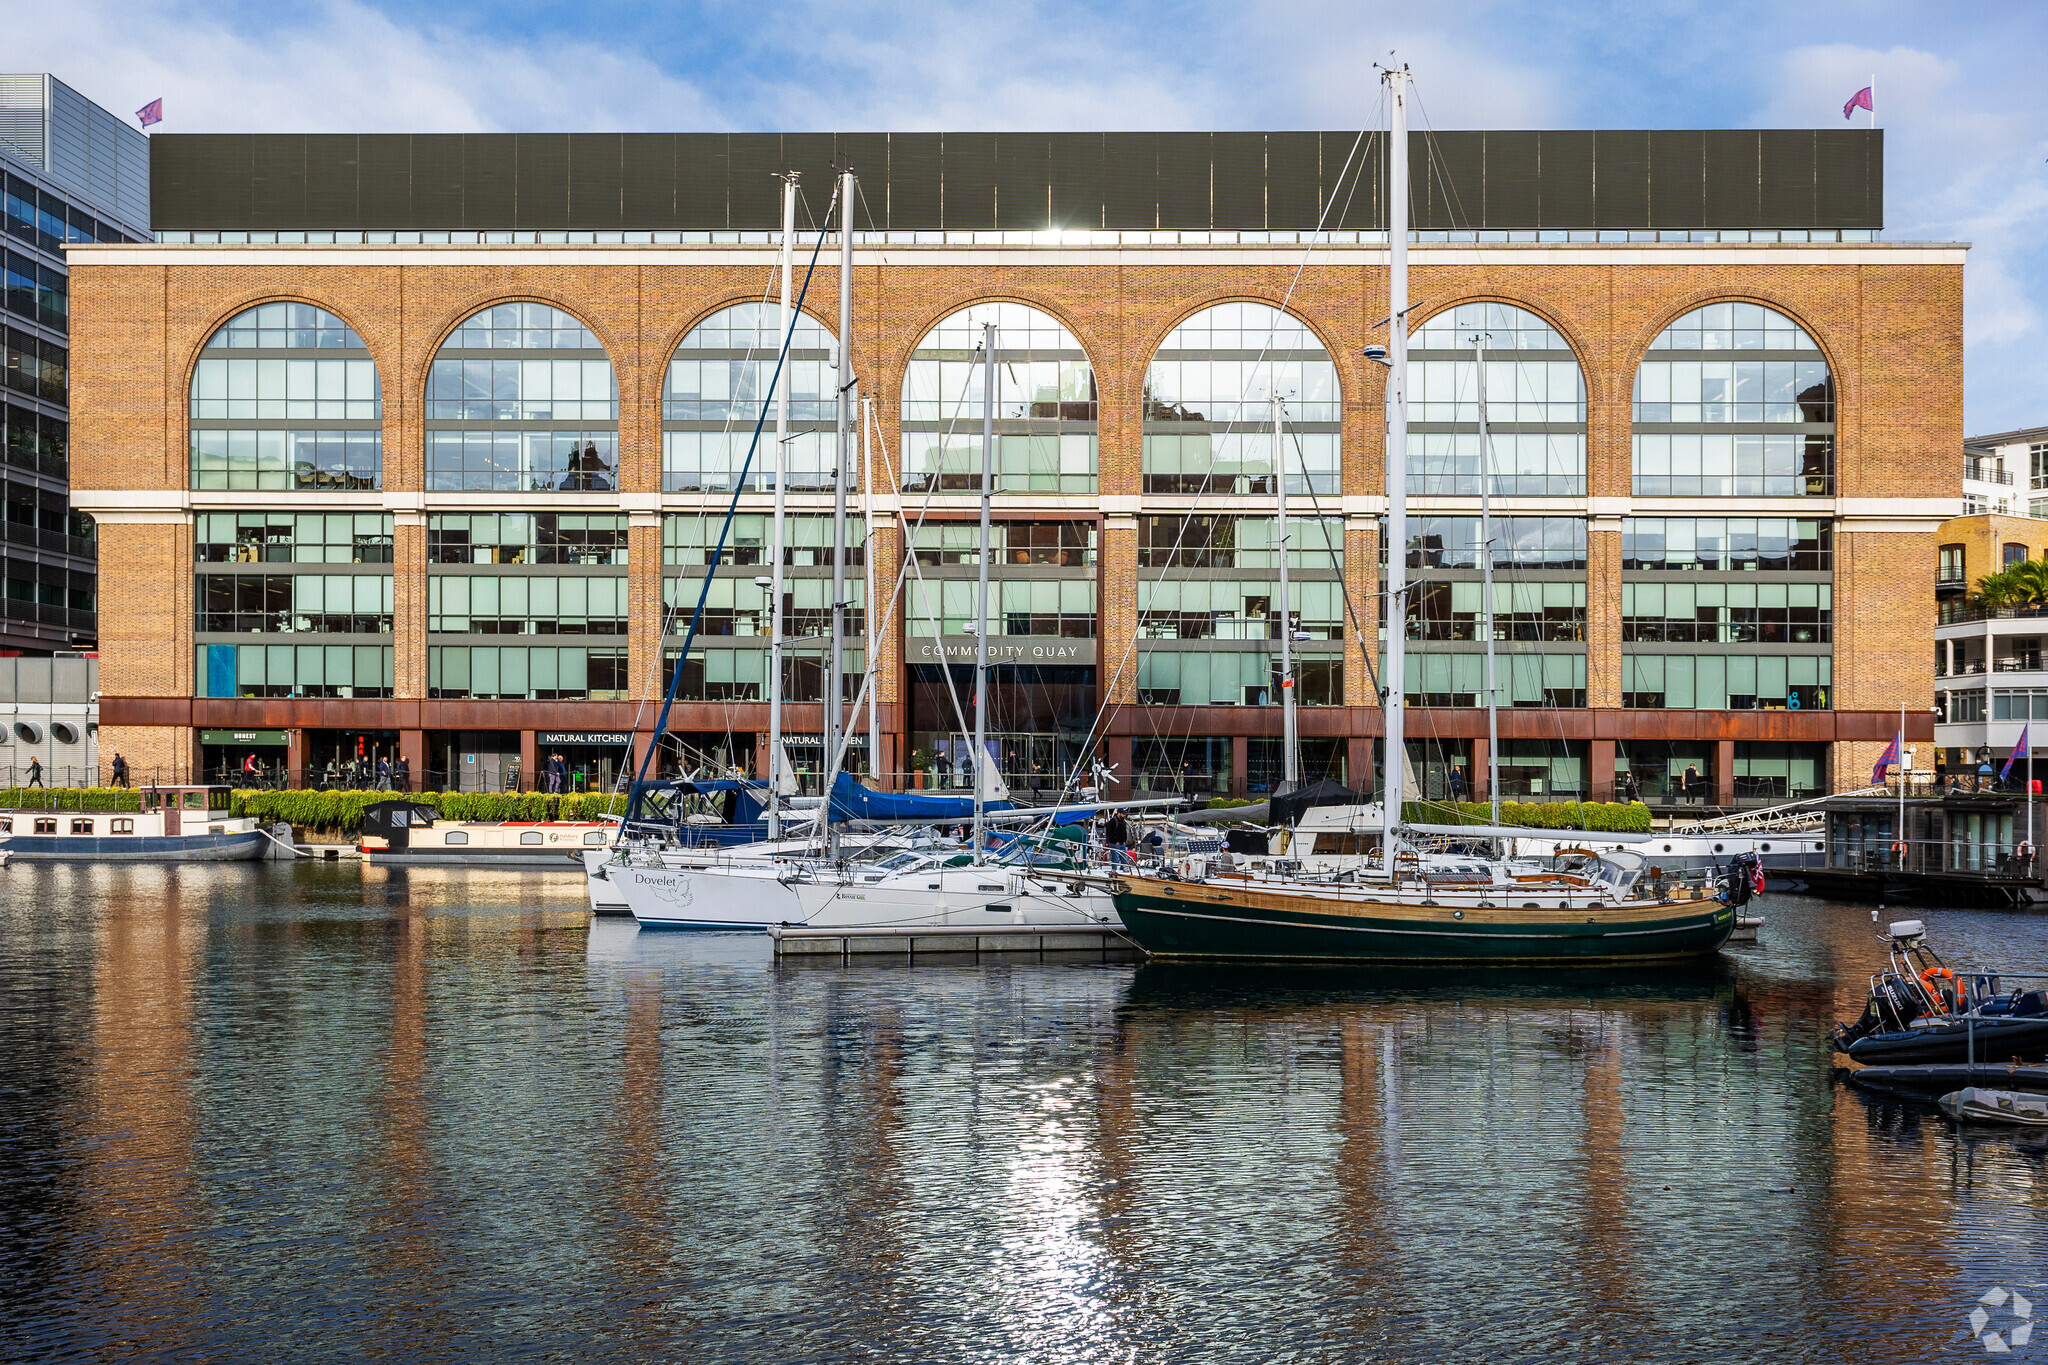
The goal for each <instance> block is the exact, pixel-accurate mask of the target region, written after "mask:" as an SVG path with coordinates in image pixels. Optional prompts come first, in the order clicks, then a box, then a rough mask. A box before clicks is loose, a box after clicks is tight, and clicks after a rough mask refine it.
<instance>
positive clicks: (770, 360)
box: [661, 303, 839, 493]
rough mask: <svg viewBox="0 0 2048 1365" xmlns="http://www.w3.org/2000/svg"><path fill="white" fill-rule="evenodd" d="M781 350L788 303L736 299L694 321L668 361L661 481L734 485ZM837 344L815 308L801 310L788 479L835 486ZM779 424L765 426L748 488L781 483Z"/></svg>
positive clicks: (689, 489) (698, 487) (810, 487)
mask: <svg viewBox="0 0 2048 1365" xmlns="http://www.w3.org/2000/svg"><path fill="white" fill-rule="evenodd" d="M781 352H782V309H781V307H780V305H778V304H772V303H738V304H734V305H733V306H732V307H730V308H725V309H721V310H720V311H719V312H716V313H713V314H712V315H711V316H710V317H708V318H706V319H704V321H702V322H700V323H698V324H697V325H696V326H695V327H692V328H691V329H690V333H689V335H688V336H686V337H684V338H683V341H682V344H681V345H680V346H678V347H676V353H675V355H674V357H673V358H671V359H670V361H669V364H668V382H667V384H666V386H665V387H664V388H663V390H662V395H661V486H662V487H663V488H664V489H666V490H667V491H669V492H671V493H699V492H728V491H730V490H731V488H732V484H733V479H734V477H735V476H736V475H737V474H738V473H739V470H740V466H741V465H743V464H745V463H746V459H747V447H748V445H749V444H750V443H751V442H752V441H753V437H754V423H755V422H756V421H758V420H759V419H760V417H761V408H762V404H763V403H764V401H765V402H767V403H768V422H769V423H770V424H772V423H773V422H774V421H775V404H774V403H773V402H772V401H768V400H769V390H770V388H771V386H772V381H773V380H774V377H775V362H776V358H777V357H778V356H779V355H780V354H781ZM838 354H839V348H838V345H837V343H836V342H835V341H834V340H833V337H832V334H831V333H830V332H828V331H827V330H825V328H824V327H823V326H822V325H821V324H819V323H818V322H816V321H815V320H814V319H812V318H811V316H810V315H809V314H802V315H800V316H799V317H798V318H797V324H796V331H795V334H794V335H793V336H792V337H791V338H790V350H789V358H788V361H787V362H786V364H785V367H784V369H783V380H784V384H785V387H786V388H787V389H788V391H789V453H788V457H787V462H786V466H785V467H786V468H787V469H788V471H789V486H790V487H791V488H795V489H803V490H807V491H815V490H819V489H830V488H831V487H832V453H833V449H834V442H835V440H836V439H837V437H836V434H835V431H836V424H837V405H836V403H835V400H834V392H833V388H834V384H835V383H836V374H835V367H836V366H837V364H838ZM772 441H773V431H772V427H770V428H764V429H763V431H762V434H761V446H760V448H759V449H757V450H756V451H755V452H754V464H753V468H752V469H751V470H750V471H749V473H748V475H747V487H748V488H750V489H756V490H760V489H772V488H773V487H774V486H775V481H774V475H775V451H774V447H773V445H772Z"/></svg>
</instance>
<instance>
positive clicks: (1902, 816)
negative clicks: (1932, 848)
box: [1897, 705, 1912, 872]
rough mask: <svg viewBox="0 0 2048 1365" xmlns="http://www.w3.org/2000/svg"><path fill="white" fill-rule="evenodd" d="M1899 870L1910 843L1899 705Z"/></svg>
mask: <svg viewBox="0 0 2048 1365" xmlns="http://www.w3.org/2000/svg"><path fill="white" fill-rule="evenodd" d="M1897 748H1898V753H1899V871H1901V872H1904V871H1905V870H1906V854H1907V852H1908V851H1909V850H1910V849H1911V847H1912V845H1911V844H1909V843H1908V842H1907V841H1906V708H1905V706H1903V705H1901V706H1900V707H1899V738H1898V741H1897Z"/></svg>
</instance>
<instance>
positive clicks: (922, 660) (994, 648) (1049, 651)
mask: <svg viewBox="0 0 2048 1365" xmlns="http://www.w3.org/2000/svg"><path fill="white" fill-rule="evenodd" d="M974 648H975V641H974V637H972V636H958V635H948V636H945V637H943V638H941V639H938V640H933V639H930V638H929V637H927V638H925V639H922V640H917V639H914V640H912V641H911V642H910V646H909V650H908V653H909V655H910V662H912V663H914V664H935V663H938V662H940V661H941V660H943V661H945V662H947V663H955V664H971V663H973V662H974ZM988 661H989V662H990V663H992V664H1092V663H1094V662H1095V642H1094V641H1093V640H1061V639H1057V638H1053V637H1050V636H1046V637H1037V636H1018V637H1013V638H1010V639H1003V640H995V639H992V640H990V641H989V644H988Z"/></svg>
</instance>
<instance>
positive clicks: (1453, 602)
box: [1408, 578, 1586, 642]
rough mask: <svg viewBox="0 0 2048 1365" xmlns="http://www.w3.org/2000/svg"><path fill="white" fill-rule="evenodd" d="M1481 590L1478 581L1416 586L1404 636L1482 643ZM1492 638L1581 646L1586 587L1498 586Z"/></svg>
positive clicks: (1436, 582)
mask: <svg viewBox="0 0 2048 1365" xmlns="http://www.w3.org/2000/svg"><path fill="white" fill-rule="evenodd" d="M1485 586H1486V585H1485V584H1484V583H1482V582H1480V581H1479V580H1478V579H1477V578H1472V579H1455V580H1450V581H1444V580H1432V581H1430V582H1425V583H1419V584H1417V585H1416V587H1415V591H1414V592H1413V593H1412V594H1410V596H1409V598H1408V638H1409V639H1411V640H1478V641H1481V642H1484V640H1485V638H1486V637H1485V636H1483V635H1481V634H1480V633H1479V629H1480V621H1481V619H1482V617H1483V616H1484V615H1485V610H1484V608H1485ZM1493 638H1494V639H1495V640H1497V641H1498V640H1520V641H1534V640H1546V641H1557V640H1568V641H1574V642H1583V641H1584V640H1585V638H1586V585H1585V584H1584V583H1583V582H1578V583H1496V584H1495V585H1494V589H1493Z"/></svg>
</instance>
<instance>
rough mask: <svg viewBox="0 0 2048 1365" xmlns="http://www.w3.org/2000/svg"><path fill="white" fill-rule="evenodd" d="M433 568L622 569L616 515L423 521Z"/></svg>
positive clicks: (622, 540) (491, 515) (622, 531)
mask: <svg viewBox="0 0 2048 1365" xmlns="http://www.w3.org/2000/svg"><path fill="white" fill-rule="evenodd" d="M427 559H428V561H429V562H430V563H434V564H624V563H626V559H627V553H626V517H625V516H624V515H623V514H622V513H618V512H488V513H482V512H479V513H472V512H456V513H436V514H434V515H433V516H430V517H428V518H427Z"/></svg>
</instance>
